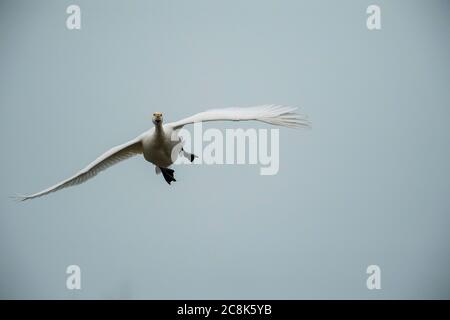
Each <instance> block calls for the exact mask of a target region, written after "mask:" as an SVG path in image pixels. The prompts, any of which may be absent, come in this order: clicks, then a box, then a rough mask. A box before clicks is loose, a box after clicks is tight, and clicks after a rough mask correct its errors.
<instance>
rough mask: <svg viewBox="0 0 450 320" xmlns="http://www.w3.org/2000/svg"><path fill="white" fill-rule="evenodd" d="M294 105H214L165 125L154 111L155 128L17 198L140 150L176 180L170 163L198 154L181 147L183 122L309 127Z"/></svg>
mask: <svg viewBox="0 0 450 320" xmlns="http://www.w3.org/2000/svg"><path fill="white" fill-rule="evenodd" d="M295 109H296V108H292V107H283V106H274V105H270V106H258V107H250V108H226V109H215V110H209V111H205V112H201V113H198V114H195V115H193V116H191V117H188V118H185V119H183V120H180V121H177V122H172V123H168V124H165V125H163V119H162V114H161V113H160V112H155V113H154V114H153V119H152V120H153V123H154V125H155V126H154V128H151V129H150V130H148V131H146V132H144V133H142V134H141V135H139V136H138V137H136V138H135V139H132V140H130V141H128V142H126V143H124V144H121V145H119V146H116V147H114V148H112V149H110V150H108V151H107V152H105V153H104V154H103V155H101V156H100V157H99V158H97V159H96V160H95V161H93V162H92V163H90V164H89V165H88V166H87V167H85V168H84V169H82V170H81V171H80V172H78V173H77V174H75V175H74V176H72V177H70V178H68V179H66V180H64V181H62V182H60V183H58V184H56V185H54V186H52V187H50V188H47V189H45V190H42V191H40V192H38V193H35V194H31V195H28V196H20V197H18V199H20V200H28V199H33V198H37V197H41V196H43V195H46V194H49V193H51V192H55V191H57V190H60V189H63V188H67V187H70V186H74V185H77V184H80V183H83V182H85V181H86V180H88V179H90V178H92V177H94V176H95V175H97V174H98V173H99V172H100V171H103V170H105V169H107V168H109V167H110V166H112V165H114V164H116V163H118V162H120V161H123V160H125V159H128V158H130V157H133V156H135V155H139V154H142V155H143V156H144V159H145V160H147V161H148V162H150V163H152V164H154V165H155V166H156V169H157V170H156V172H157V173H159V172H160V171H161V172H162V173H163V175H164V178H165V180H166V181H167V182H168V183H169V184H170V183H171V182H172V181H176V180H175V178H174V177H173V170H172V169H169V168H168V167H170V166H171V165H172V164H173V163H174V162H175V161H176V159H177V157H178V155H179V154H180V153H183V155H184V156H185V157H187V158H188V159H190V160H191V161H193V160H194V158H195V156H194V155H193V154H190V153H187V152H186V151H184V150H183V148H182V143H181V139H180V138H179V137H178V130H179V129H181V128H182V127H183V126H185V125H187V124H191V123H195V122H204V121H220V120H229V121H243V120H256V121H262V122H266V123H269V124H274V125H279V126H284V127H290V128H299V127H308V126H309V123H308V121H307V120H306V119H305V118H304V117H301V116H300V115H298V114H296V113H293V111H294V110H295Z"/></svg>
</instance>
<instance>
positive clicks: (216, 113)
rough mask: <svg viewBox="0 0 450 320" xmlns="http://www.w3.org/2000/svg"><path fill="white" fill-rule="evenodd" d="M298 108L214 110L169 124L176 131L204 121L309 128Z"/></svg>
mask: <svg viewBox="0 0 450 320" xmlns="http://www.w3.org/2000/svg"><path fill="white" fill-rule="evenodd" d="M296 109H297V108H295V107H287V106H279V105H263V106H256V107H248V108H238V107H236V108H225V109H213V110H208V111H204V112H200V113H197V114H195V115H193V116H191V117H188V118H185V119H183V120H180V121H176V122H172V123H169V124H168V125H169V126H171V127H172V128H174V129H179V128H181V127H183V126H185V125H187V124H190V123H195V122H203V121H221V120H225V121H226V120H228V121H245V120H256V121H261V122H265V123H269V124H274V125H278V126H283V127H289V128H300V127H309V125H310V124H309V121H308V120H307V118H306V116H304V115H300V114H297V113H294V111H295V110H296Z"/></svg>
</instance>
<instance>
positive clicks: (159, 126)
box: [155, 123, 164, 136]
mask: <svg viewBox="0 0 450 320" xmlns="http://www.w3.org/2000/svg"><path fill="white" fill-rule="evenodd" d="M163 133H164V129H163V126H162V123H158V124H155V134H156V135H158V136H162V135H163Z"/></svg>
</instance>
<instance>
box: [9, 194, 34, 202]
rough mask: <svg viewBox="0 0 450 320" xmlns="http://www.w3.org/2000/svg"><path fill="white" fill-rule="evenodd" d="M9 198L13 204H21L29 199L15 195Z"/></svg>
mask: <svg viewBox="0 0 450 320" xmlns="http://www.w3.org/2000/svg"><path fill="white" fill-rule="evenodd" d="M9 198H10V199H11V200H13V201H14V202H23V201H26V200H28V199H29V197H27V196H24V195H15V196H9Z"/></svg>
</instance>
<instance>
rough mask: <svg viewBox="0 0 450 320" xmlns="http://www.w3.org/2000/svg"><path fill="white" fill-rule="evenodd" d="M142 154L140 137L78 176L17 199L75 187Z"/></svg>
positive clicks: (120, 147)
mask: <svg viewBox="0 0 450 320" xmlns="http://www.w3.org/2000/svg"><path fill="white" fill-rule="evenodd" d="M141 153H142V142H141V138H140V137H138V138H136V139H133V140H131V141H128V142H127V143H124V144H121V145H119V146H116V147H114V148H112V149H110V150H108V151H107V152H105V153H104V154H102V155H101V156H100V157H98V158H97V159H96V160H95V161H93V162H91V163H90V164H89V165H88V166H87V167H85V168H84V169H82V170H81V171H79V172H78V173H77V174H76V175H74V176H72V177H70V178H68V179H66V180H64V181H61V182H60V183H58V184H56V185H54V186H52V187H50V188H47V189H45V190H42V191H40V192H37V193H35V194H31V195H28V196H17V197H16V198H17V199H18V200H21V201H25V200H29V199H33V198H37V197H41V196H43V195H46V194H49V193H51V192H55V191H58V190H61V189H64V188H67V187H71V186H75V185H77V184H80V183H83V182H85V181H87V180H89V179H90V178H93V177H95V176H96V175H97V173H99V172H100V171H103V170H105V169H107V168H109V167H111V166H112V165H114V164H116V163H118V162H120V161H123V160H126V159H128V158H130V157H132V156H134V155H137V154H141Z"/></svg>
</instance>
